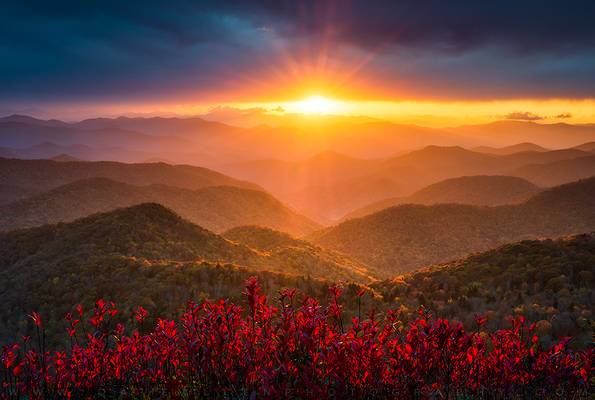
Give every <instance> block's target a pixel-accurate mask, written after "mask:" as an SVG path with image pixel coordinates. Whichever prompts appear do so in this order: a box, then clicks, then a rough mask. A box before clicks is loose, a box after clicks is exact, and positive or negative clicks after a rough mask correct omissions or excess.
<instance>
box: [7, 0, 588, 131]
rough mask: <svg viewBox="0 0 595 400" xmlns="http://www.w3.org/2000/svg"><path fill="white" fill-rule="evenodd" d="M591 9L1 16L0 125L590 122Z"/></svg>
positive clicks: (130, 7)
mask: <svg viewBox="0 0 595 400" xmlns="http://www.w3.org/2000/svg"><path fill="white" fill-rule="evenodd" d="M593 21H595V2H594V1H591V0H575V1H552V0H541V1H531V0H525V1H522V0H517V1H510V0H499V1H489V0H488V1H457V0H454V1H448V2H446V1H440V0H435V1H422V0H417V1H409V0H378V1H370V0H368V1H348V0H344V1H333V0H319V1H315V0H313V1H289V0H280V1H251V0H244V1H234V0H231V1H222V0H218V1H178V0H170V1H168V2H162V1H143V2H135V1H124V2H123V1H109V0H107V1H100V2H99V1H98V2H85V1H83V2H81V1H61V0H56V1H52V2H47V1H39V2H36V1H13V0H5V1H3V2H1V4H0V59H1V60H2V62H0V114H3V113H4V114H6V113H10V112H29V113H31V114H36V113H37V114H40V115H42V114H43V115H44V116H49V115H52V116H55V117H63V118H77V117H80V116H93V115H108V114H110V115H116V114H147V115H148V114H181V115H185V114H205V113H209V112H210V111H211V110H213V109H215V110H219V109H220V108H221V107H226V108H227V109H229V110H237V111H238V112H242V110H260V111H262V112H264V113H268V114H275V113H278V114H283V113H292V114H293V113H332V114H349V115H366V116H370V117H375V118H385V119H389V120H394V121H398V122H408V123H409V122H410V123H417V124H420V125H424V124H425V125H448V124H457V123H465V122H480V121H487V120H494V119H521V120H533V121H540V122H560V121H565V122H571V123H584V122H595V24H594V23H593Z"/></svg>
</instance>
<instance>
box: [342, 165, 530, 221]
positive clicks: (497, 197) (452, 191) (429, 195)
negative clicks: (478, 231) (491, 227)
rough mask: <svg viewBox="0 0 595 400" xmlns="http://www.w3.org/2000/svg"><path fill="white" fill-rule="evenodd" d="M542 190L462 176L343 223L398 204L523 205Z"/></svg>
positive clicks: (503, 179)
mask: <svg viewBox="0 0 595 400" xmlns="http://www.w3.org/2000/svg"><path fill="white" fill-rule="evenodd" d="M539 191H541V189H540V188H539V187H538V186H536V185H534V184H532V183H531V182H529V181H526V180H524V179H521V178H516V177H512V176H501V175H478V176H461V177H458V178H450V179H445V180H443V181H440V182H438V183H434V184H432V185H429V186H426V187H425V188H423V189H420V190H418V191H417V192H415V193H413V194H412V195H411V196H406V197H393V198H388V199H385V200H381V201H378V202H374V203H372V204H369V205H367V206H365V207H362V208H359V209H357V210H354V211H352V212H351V213H349V214H347V215H346V216H345V217H343V220H347V219H351V218H358V217H363V216H364V215H368V214H373V213H374V212H377V211H381V210H383V209H385V208H389V207H394V206H396V205H399V204H425V205H431V204H439V203H456V204H470V205H476V206H499V205H506V204H516V203H522V202H523V201H525V200H528V199H529V198H530V197H531V196H533V195H535V194H537V193H538V192H539Z"/></svg>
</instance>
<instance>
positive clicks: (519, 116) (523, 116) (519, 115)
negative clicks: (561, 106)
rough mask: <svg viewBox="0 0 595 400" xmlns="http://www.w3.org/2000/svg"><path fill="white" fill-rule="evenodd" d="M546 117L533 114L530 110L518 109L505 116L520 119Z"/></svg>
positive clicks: (534, 119) (533, 119)
mask: <svg viewBox="0 0 595 400" xmlns="http://www.w3.org/2000/svg"><path fill="white" fill-rule="evenodd" d="M545 118H546V117H542V116H541V115H537V114H533V113H532V112H529V111H523V112H521V111H516V112H512V113H509V114H506V115H505V116H504V119H514V120H520V121H539V120H542V119H545Z"/></svg>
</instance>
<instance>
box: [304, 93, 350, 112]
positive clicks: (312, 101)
mask: <svg viewBox="0 0 595 400" xmlns="http://www.w3.org/2000/svg"><path fill="white" fill-rule="evenodd" d="M294 108H295V111H297V112H300V113H303V114H331V113H333V112H337V111H339V109H340V102H338V101H336V100H331V99H329V98H326V97H324V96H318V95H316V96H310V97H308V98H307V99H304V100H300V101H297V102H295V104H294Z"/></svg>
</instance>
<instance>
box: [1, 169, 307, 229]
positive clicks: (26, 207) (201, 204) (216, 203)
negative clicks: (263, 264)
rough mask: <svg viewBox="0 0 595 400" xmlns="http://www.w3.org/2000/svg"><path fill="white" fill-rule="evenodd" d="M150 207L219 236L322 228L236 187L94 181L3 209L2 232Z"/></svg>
mask: <svg viewBox="0 0 595 400" xmlns="http://www.w3.org/2000/svg"><path fill="white" fill-rule="evenodd" d="M146 202H155V203H159V204H163V205H164V206H166V207H169V208H171V209H172V210H174V211H175V212H176V213H178V214H180V215H181V216H182V217H184V218H186V219H188V220H189V221H191V222H193V223H196V224H198V225H200V226H203V227H205V228H207V229H210V230H213V231H217V232H221V231H224V230H226V229H229V228H233V227H235V226H239V225H246V224H257V225H263V226H268V227H271V228H275V229H279V230H283V231H286V232H289V233H292V234H296V235H303V234H306V233H310V232H312V231H313V230H315V229H316V228H317V227H319V226H318V225H317V224H316V223H315V222H313V221H311V220H309V219H307V218H306V217H303V216H301V215H299V214H296V213H295V212H293V211H292V210H290V209H289V208H287V207H286V206H285V205H283V204H282V203H281V202H279V201H278V200H277V199H275V198H274V197H272V196H271V195H269V194H268V193H265V192H262V191H257V190H252V189H246V188H239V187H232V186H211V187H206V188H201V189H198V190H190V189H180V188H177V187H172V186H166V185H149V186H134V185H129V184H126V183H121V182H116V181H112V180H109V179H106V178H90V179H84V180H81V181H76V182H72V183H68V184H66V185H64V186H60V187H58V188H55V189H52V190H50V191H48V192H45V193H42V194H39V195H36V196H32V197H29V198H25V199H22V200H20V201H16V202H13V203H11V204H7V205H4V206H0V230H10V229H15V228H27V227H32V226H38V225H43V224H47V223H56V222H67V221H72V220H74V219H77V218H81V217H85V216H87V215H90V214H93V213H97V212H105V211H110V210H113V209H115V208H120V207H127V206H131V205H134V204H139V203H146Z"/></svg>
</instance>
